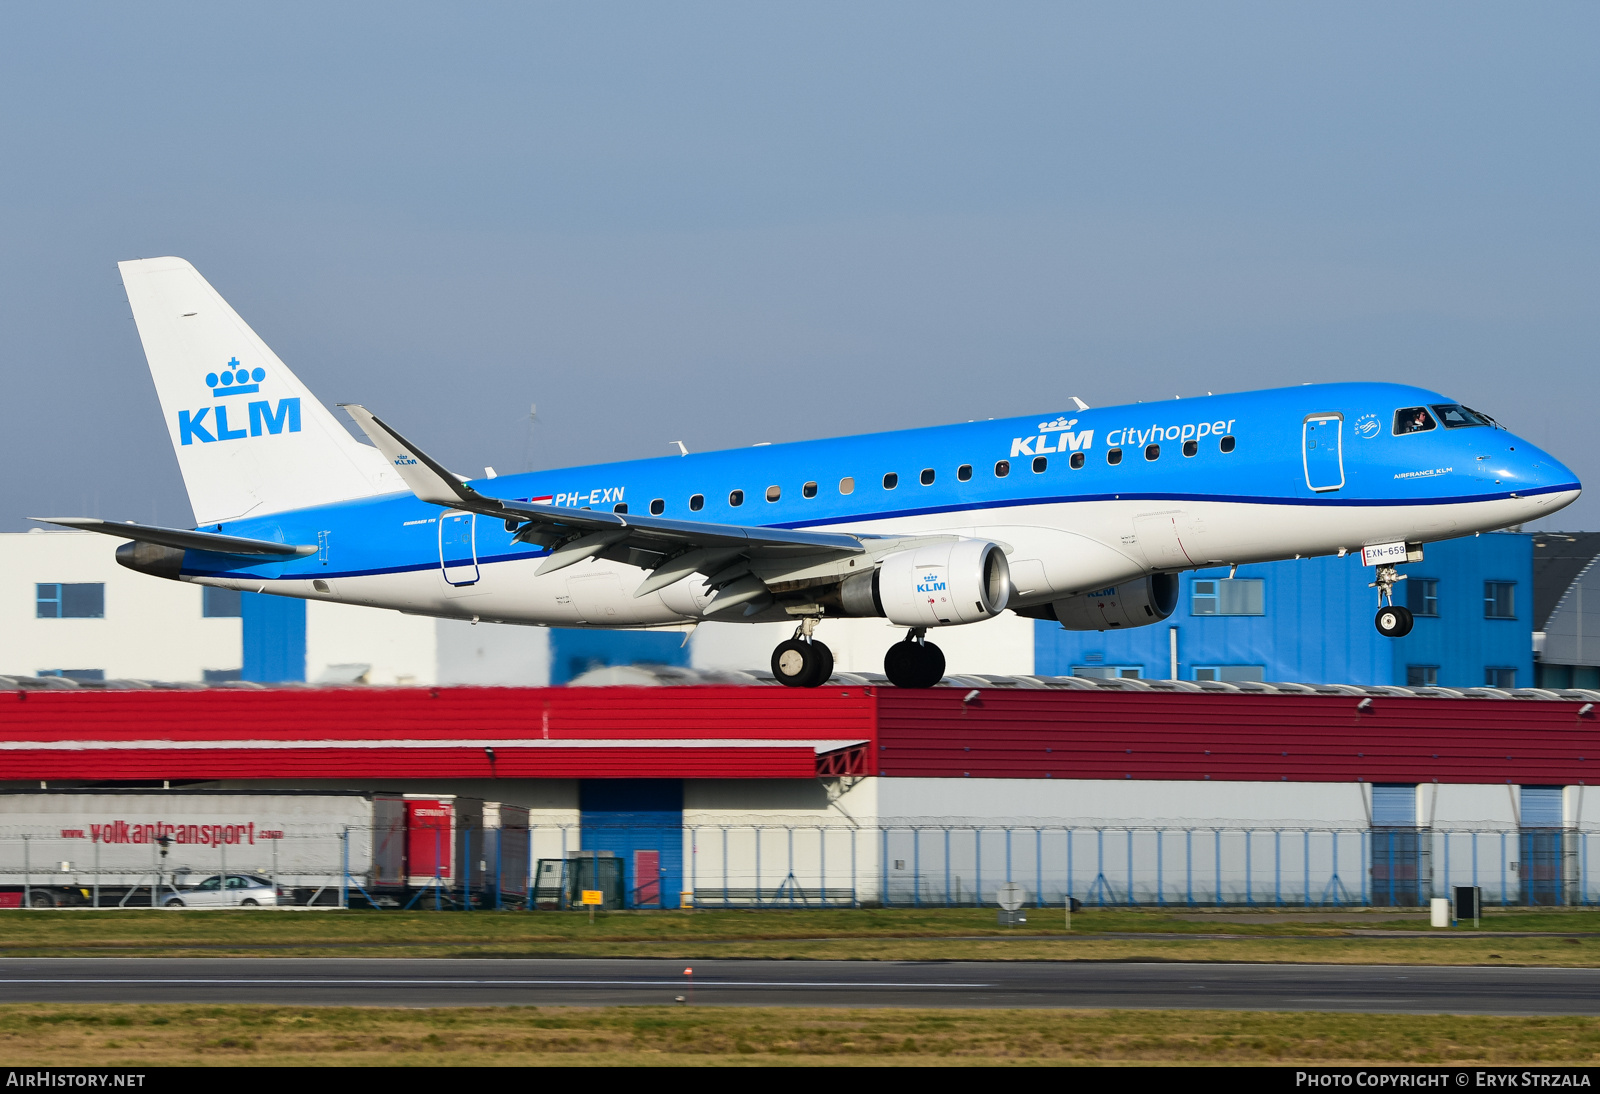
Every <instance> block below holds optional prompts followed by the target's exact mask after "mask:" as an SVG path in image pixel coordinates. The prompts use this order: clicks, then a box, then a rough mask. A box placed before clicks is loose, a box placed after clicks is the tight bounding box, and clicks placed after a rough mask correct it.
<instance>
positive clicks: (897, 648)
mask: <svg viewBox="0 0 1600 1094" xmlns="http://www.w3.org/2000/svg"><path fill="white" fill-rule="evenodd" d="M883 674H884V675H885V676H887V677H888V678H889V683H891V684H893V685H894V686H895V687H897V688H931V687H933V685H935V684H937V683H938V682H939V681H940V680H941V679H943V678H944V651H943V650H941V649H940V648H939V647H938V646H935V645H934V644H933V643H932V642H912V641H910V640H907V641H904V642H896V643H895V644H894V645H892V646H890V647H889V652H888V653H886V654H884V655H883Z"/></svg>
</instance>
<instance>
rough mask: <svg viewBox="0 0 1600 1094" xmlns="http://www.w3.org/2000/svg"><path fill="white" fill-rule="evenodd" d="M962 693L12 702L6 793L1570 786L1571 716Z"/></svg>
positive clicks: (570, 693) (1580, 739)
mask: <svg viewBox="0 0 1600 1094" xmlns="http://www.w3.org/2000/svg"><path fill="white" fill-rule="evenodd" d="M968 694H970V693H964V692H963V691H962V690H961V689H958V688H936V689H931V690H928V691H903V690H899V689H895V688H881V689H880V688H859V687H852V688H836V687H830V688H818V689H814V690H790V689H786V688H781V689H780V688H755V687H749V688H746V687H677V688H673V687H665V688H625V687H624V688H544V689H524V688H340V689H314V688H293V689H281V690H266V691H252V690H227V689H212V690H196V691H159V690H151V691H91V690H60V691H54V690H51V691H20V692H17V691H14V692H0V771H3V772H4V777H5V778H12V779H57V780H64V779H74V780H76V779H86V780H96V781H99V780H140V781H144V780H149V779H219V778H265V779H272V778H284V779H305V778H369V779H370V778H408V779H409V778H464V777H469V778H484V777H495V776H499V777H505V778H642V777H655V778H662V777H668V778H813V777H816V776H818V775H828V774H881V775H887V776H890V777H934V778H963V777H972V778H1025V779H1043V778H1056V779H1063V778H1070V779H1188V780H1202V779H1228V780H1247V781H1273V782H1277V781H1281V780H1288V781H1291V782H1304V781H1310V782H1347V781H1356V780H1363V781H1368V782H1431V781H1433V780H1438V781H1440V782H1470V783H1485V782H1513V783H1531V784H1538V783H1573V782H1584V781H1590V780H1591V779H1592V778H1594V777H1596V773H1600V732H1597V730H1600V726H1597V724H1596V720H1595V719H1594V718H1593V717H1592V715H1593V713H1594V711H1593V709H1590V708H1586V707H1585V706H1584V705H1580V704H1578V703H1573V702H1560V701H1536V700H1485V699H1439V698H1428V699H1423V698H1407V697H1388V696H1368V697H1362V696H1357V695H1282V694H1278V695H1230V694H1193V693H1166V692H1151V693H1136V692H1114V691H1055V690H1020V689H1019V690H1012V689H998V688H996V689H982V690H979V691H978V694H977V695H976V697H974V698H973V699H971V700H970V701H967V695H968Z"/></svg>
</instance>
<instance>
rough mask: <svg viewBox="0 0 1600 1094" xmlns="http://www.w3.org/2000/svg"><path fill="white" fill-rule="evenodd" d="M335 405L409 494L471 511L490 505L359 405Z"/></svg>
mask: <svg viewBox="0 0 1600 1094" xmlns="http://www.w3.org/2000/svg"><path fill="white" fill-rule="evenodd" d="M339 405H340V406H341V407H343V408H344V411H345V413H346V414H348V415H350V417H351V418H352V419H354V421H355V423H356V425H358V426H360V427H361V432H363V433H365V434H366V435H367V438H368V439H369V440H371V441H372V443H373V445H374V446H376V447H377V449H378V451H379V452H381V453H382V454H383V458H384V459H385V460H386V461H388V463H389V465H390V466H391V467H393V468H394V469H395V471H396V472H398V473H399V475H400V478H401V479H402V480H403V481H404V482H405V484H406V485H407V486H409V487H410V488H411V492H412V493H413V494H415V495H416V496H417V497H419V498H421V499H422V500H423V501H426V502H431V503H433V504H434V505H448V506H455V505H459V504H461V503H463V502H466V503H468V504H469V505H471V506H473V507H474V508H477V507H481V506H483V505H485V504H493V502H492V499H489V498H485V497H484V496H483V495H482V494H479V493H478V492H477V491H476V490H474V489H472V488H471V487H470V486H465V485H463V484H462V483H461V481H460V480H459V479H457V478H456V476H454V475H452V474H451V473H450V472H448V471H446V470H445V469H444V468H443V467H442V466H440V465H439V463H438V462H437V461H435V460H434V459H433V458H432V457H430V456H429V455H428V454H427V453H426V452H424V451H422V449H420V448H418V447H417V446H416V445H414V444H412V443H411V442H410V441H408V440H406V439H405V438H404V437H402V436H400V434H399V433H396V432H395V431H394V430H393V429H391V428H390V427H389V425H388V424H387V423H386V422H384V421H383V419H381V418H379V417H377V416H376V415H374V414H373V413H372V412H371V411H370V410H368V409H367V408H366V407H364V406H362V405H361V404H360V403H340V404H339Z"/></svg>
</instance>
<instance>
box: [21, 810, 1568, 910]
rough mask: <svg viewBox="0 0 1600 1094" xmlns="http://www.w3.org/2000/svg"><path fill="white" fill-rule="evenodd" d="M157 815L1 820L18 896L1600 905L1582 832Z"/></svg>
mask: <svg viewBox="0 0 1600 1094" xmlns="http://www.w3.org/2000/svg"><path fill="white" fill-rule="evenodd" d="M151 827H152V829H153V831H152V832H149V833H141V832H139V831H138V830H137V826H135V828H134V829H130V830H129V832H127V833H120V832H119V833H116V834H114V835H113V834H110V833H107V832H101V831H96V832H94V833H93V834H89V833H82V832H76V831H72V830H67V831H61V832H25V831H10V832H0V908H6V907H10V908H16V907H48V906H53V907H73V908H85V907H87V908H119V907H120V908H129V907H138V908H149V907H219V906H226V907H233V906H240V905H259V906H263V907H271V906H279V907H284V906H296V907H352V906H363V907H377V908H427V909H440V910H443V909H451V908H454V909H471V908H522V909H530V910H540V909H565V908H570V907H573V906H575V905H577V904H579V903H580V902H581V900H582V894H583V892H585V891H603V900H604V904H605V906H608V907H629V908H673V907H681V906H684V905H686V904H687V905H692V906H694V907H700V908H837V907H862V906H893V907H974V906H990V905H993V904H994V903H995V899H996V898H995V892H996V889H997V888H998V887H999V886H1000V885H1001V884H1004V883H1014V884H1020V885H1021V886H1022V887H1023V888H1024V890H1025V891H1026V892H1027V894H1028V896H1027V903H1028V904H1029V905H1031V906H1057V907H1059V906H1061V905H1062V904H1064V903H1065V902H1066V901H1067V900H1069V899H1075V900H1078V901H1080V902H1082V903H1083V904H1084V905H1087V906H1089V907H1219V906H1228V907H1261V908H1289V907H1301V908H1306V907H1350V906H1355V907H1418V906H1423V905H1426V904H1427V902H1428V900H1429V899H1430V898H1431V897H1434V896H1445V895H1448V894H1449V891H1450V889H1451V887H1452V886H1456V885H1476V886H1479V887H1480V888H1481V889H1482V892H1483V900H1484V902H1485V903H1486V904H1489V905H1501V906H1514V905H1538V906H1555V905H1587V904H1595V903H1600V885H1597V883H1596V881H1595V879H1594V874H1593V870H1592V868H1591V865H1592V859H1591V851H1592V850H1600V848H1591V843H1592V841H1591V839H1590V836H1591V835H1592V834H1594V833H1591V832H1590V831H1588V830H1584V829H1577V828H1521V829H1517V828H1509V829H1499V828H1495V829H1479V830H1472V829H1462V830H1442V829H1429V828H1398V827H1397V828H1370V829H1331V828H1270V827H1261V828H1244V827H1071V826H1056V825H1044V824H1040V825H984V824H959V825H958V824H947V825H920V824H897V825H883V826H876V827H873V826H862V827H850V826H844V825H816V826H808V825H766V824H730V825H690V826H685V827H679V826H676V825H666V824H653V825H652V824H640V825H599V826H597V825H588V826H580V825H533V826H530V827H527V828H522V827H516V828H511V827H506V828H464V829H459V830H455V831H451V830H448V829H429V830H424V831H422V832H403V831H396V830H393V829H384V828H360V827H353V826H352V827H340V828H312V827H307V828H304V829H284V830H278V831H271V832H263V831H260V830H250V831H246V829H245V826H242V825H216V826H208V827H207V826H202V827H198V828H195V830H194V831H193V832H185V831H184V830H183V829H182V828H181V826H180V828H179V829H178V831H177V832H176V833H169V832H167V831H166V830H161V829H157V828H155V826H151ZM86 836H87V837H88V838H86ZM124 836H125V837H126V838H121V837H124ZM186 837H192V838H186Z"/></svg>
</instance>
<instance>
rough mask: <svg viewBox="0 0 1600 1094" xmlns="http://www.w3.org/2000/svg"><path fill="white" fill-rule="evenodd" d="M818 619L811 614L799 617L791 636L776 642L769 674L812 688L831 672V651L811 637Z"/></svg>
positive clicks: (788, 683)
mask: <svg viewBox="0 0 1600 1094" xmlns="http://www.w3.org/2000/svg"><path fill="white" fill-rule="evenodd" d="M820 622H822V620H821V619H818V618H816V617H814V616H813V617H808V618H806V619H802V620H801V621H800V625H799V626H798V627H796V628H795V631H794V637H793V638H791V639H789V640H788V641H787V642H779V643H778V648H777V649H775V650H773V651H772V675H773V676H775V677H777V680H778V683H780V684H783V685H784V686H785V687H791V688H815V687H821V686H822V685H823V684H825V683H827V682H828V677H830V676H832V675H833V651H832V650H830V649H829V648H828V647H827V646H825V645H823V644H822V643H821V642H819V641H817V640H816V639H815V638H812V637H811V633H812V632H813V631H815V630H816V629H817V624H818V623H820Z"/></svg>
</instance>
